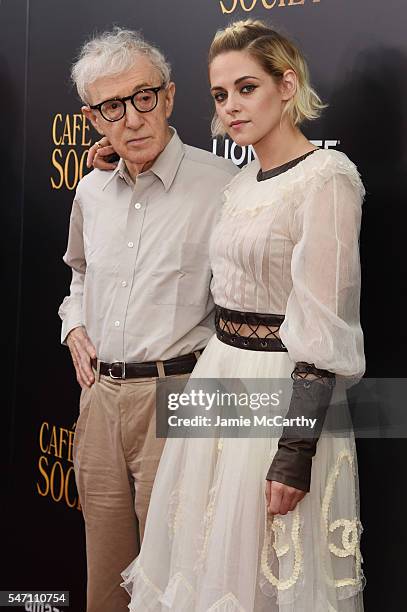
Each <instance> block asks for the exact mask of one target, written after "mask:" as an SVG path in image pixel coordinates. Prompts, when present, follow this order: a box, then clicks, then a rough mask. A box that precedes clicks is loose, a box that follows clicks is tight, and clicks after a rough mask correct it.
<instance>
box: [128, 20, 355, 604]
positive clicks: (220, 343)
mask: <svg viewBox="0 0 407 612" xmlns="http://www.w3.org/2000/svg"><path fill="white" fill-rule="evenodd" d="M209 77H210V86H211V92H212V95H213V98H214V104H215V111H216V113H215V119H214V122H213V129H214V134H220V133H225V132H226V133H228V135H229V136H230V137H231V138H232V139H233V140H234V141H235V142H236V143H237V144H239V145H241V146H247V145H249V144H252V145H253V147H254V149H255V152H256V155H257V159H256V160H255V161H253V162H252V163H251V164H249V165H248V166H247V167H246V168H244V169H243V170H242V172H240V173H239V174H238V175H237V177H235V178H234V179H233V180H232V181H231V183H230V184H229V186H228V187H227V189H226V191H225V203H224V208H223V212H222V217H221V220H220V222H219V225H218V227H217V229H216V231H215V233H214V235H213V237H212V240H211V247H210V252H211V262H212V267H213V295H214V299H215V303H216V305H217V306H216V332H217V333H216V335H215V336H214V337H213V338H212V339H211V341H210V343H209V345H208V346H207V348H206V350H205V351H204V353H203V355H202V357H201V358H200V360H199V362H198V364H197V366H196V368H195V370H194V372H193V374H192V380H193V379H194V378H198V379H204V378H217V379H228V378H246V379H248V378H262V379H267V378H269V379H271V378H280V379H282V378H289V377H290V375H291V374H292V377H293V379H294V383H293V394H292V397H291V401H290V405H289V413H290V414H291V415H301V414H305V415H308V416H310V415H312V416H314V417H316V418H317V419H318V423H319V425H320V427H319V430H320V428H321V427H322V423H323V421H324V418H325V416H326V421H325V426H326V423H327V420H329V418H330V416H329V413H330V412H334V411H335V410H337V409H338V410H339V408H338V406H339V404H340V401H341V400H342V403H343V401H345V400H344V398H345V391H344V389H345V387H346V386H348V385H349V384H351V383H352V382H354V381H355V380H357V379H358V378H360V377H361V376H362V375H363V372H364V353H363V335H362V330H361V328H360V323H359V294H360V269H359V253H358V235H359V228H360V219H361V204H362V199H363V195H364V189H363V185H362V183H361V181H360V178H359V175H358V172H357V170H356V168H355V166H354V165H353V164H352V162H351V161H350V160H349V159H348V158H347V157H346V156H345V155H344V154H343V153H339V152H336V151H326V150H319V149H316V148H315V146H314V145H313V144H311V143H310V142H309V141H308V140H307V139H306V138H305V136H304V135H303V134H302V133H301V131H300V129H299V126H300V124H301V122H302V121H303V120H305V119H308V120H309V119H314V118H315V117H317V116H318V115H319V113H320V111H321V109H322V106H323V105H322V103H321V101H320V99H319V98H318V96H317V94H316V93H315V92H314V91H313V90H312V88H311V86H310V83H309V77H308V71H307V66H306V63H305V61H304V58H303V56H302V54H301V52H300V51H299V50H298V49H297V47H296V46H295V45H293V44H292V43H291V42H290V41H289V40H287V38H285V37H284V36H282V35H280V34H278V33H277V32H276V31H274V30H272V29H271V28H270V27H269V26H267V25H266V24H264V23H263V22H260V21H252V20H249V21H241V22H237V23H234V24H232V25H231V26H229V27H227V28H226V29H224V30H221V31H219V32H218V33H217V34H216V36H215V38H214V40H213V42H212V45H211V48H210V51H209ZM329 406H330V408H331V410H330V411H329V410H328V407H329ZM318 433H319V432H316V433H315V436H314V437H313V438H308V439H306V438H301V435H298V434H297V436H296V437H294V438H293V437H289V435H286V433H285V432H284V431H283V435H282V436H281V438H280V440H278V439H275V438H273V437H272V436H270V437H269V438H257V439H254V438H247V439H244V438H239V439H236V438H225V439H223V440H217V439H169V440H168V441H167V443H166V447H165V450H164V454H163V456H162V459H161V463H160V467H159V471H158V474H157V478H156V481H155V485H154V490H153V495H152V499H151V504H150V509H149V516H148V520H147V526H146V531H145V536H144V541H143V545H142V548H141V553H140V555H139V557H138V558H137V559H136V560H135V561H134V562H133V563H132V565H131V566H130V567H129V568H127V570H126V571H125V572H124V573H123V577H124V583H123V586H125V588H127V589H128V591H129V593H130V594H132V599H131V604H130V606H129V607H130V610H131V611H134V612H142V611H143V612H144V611H145V610H154V611H156V610H157V611H158V610H173V611H176V612H181V611H186V612H209V611H211V612H214V611H217V612H243V611H244V612H252V611H256V612H262V611H266V610H267V611H268V612H275V611H279V612H329V611H330V612H333V611H341V612H344V611H346V612H350V611H356V610H358V611H360V610H363V602H362V589H363V586H364V578H363V573H362V569H361V561H362V559H361V554H360V548H359V542H360V534H361V525H360V521H359V502H358V481H357V463H356V453H355V444H354V438H353V437H352V435H349V436H348V437H346V436H345V437H335V436H334V435H329V433H327V435H323V436H321V437H320V439H319V441H318ZM317 442H318V444H317ZM311 467H312V469H311Z"/></svg>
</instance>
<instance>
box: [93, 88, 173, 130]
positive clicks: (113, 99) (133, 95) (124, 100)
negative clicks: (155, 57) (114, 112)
mask: <svg viewBox="0 0 407 612" xmlns="http://www.w3.org/2000/svg"><path fill="white" fill-rule="evenodd" d="M165 88H166V83H162V84H161V85H159V86H158V87H144V88H143V89H139V90H138V91H135V92H134V93H133V94H131V95H130V96H126V97H125V98H117V97H116V98H109V99H108V100H103V102H100V103H99V104H93V105H91V104H89V108H91V109H92V110H98V111H99V113H100V114H101V115H102V117H103V119H104V120H105V121H110V123H115V122H116V121H121V120H122V119H123V117H124V116H125V115H126V112H127V104H126V102H127V100H130V102H131V104H132V106H133V108H135V109H136V111H137V112H138V113H151V111H153V110H154V109H155V108H157V104H158V92H159V91H161V90H162V89H165ZM144 91H153V92H154V93H155V104H154V106H153V108H150V110H146V111H143V110H139V109H138V108H137V106H136V105H135V103H134V98H135V96H137V94H139V93H143V92H144ZM106 102H121V103H122V104H123V108H124V112H123V115H122V116H121V117H120V118H119V119H108V118H107V117H105V116H104V114H103V113H102V106H103V104H106Z"/></svg>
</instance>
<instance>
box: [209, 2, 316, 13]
mask: <svg viewBox="0 0 407 612" xmlns="http://www.w3.org/2000/svg"><path fill="white" fill-rule="evenodd" d="M320 1H321V0H220V7H221V9H222V13H223V14H227V15H230V13H233V12H234V11H235V10H236V9H238V8H241V9H243V10H244V11H246V13H250V11H252V10H253V9H254V8H256V6H257V7H259V8H261V7H262V6H263V8H265V9H273V8H284V7H287V6H299V5H303V4H319V3H320Z"/></svg>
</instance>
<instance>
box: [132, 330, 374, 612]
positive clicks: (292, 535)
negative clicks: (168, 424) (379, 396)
mask: <svg viewBox="0 0 407 612" xmlns="http://www.w3.org/2000/svg"><path fill="white" fill-rule="evenodd" d="M293 366H294V364H293V363H292V362H291V360H290V358H289V357H288V354H287V353H278V352H268V353H266V352H257V351H245V350H241V349H237V348H234V347H231V346H228V345H226V344H223V343H221V342H220V341H219V340H218V339H217V338H216V337H215V336H214V337H213V338H212V339H211V341H210V342H209V344H208V347H207V348H206V350H205V352H204V353H203V355H202V357H201V358H200V360H199V362H198V364H197V366H196V368H195V370H194V372H193V374H192V376H193V377H195V378H211V377H213V378H267V377H270V378H284V377H289V376H290V374H291V372H292V370H293ZM335 392H336V390H335ZM335 392H334V393H335ZM277 442H278V438H273V437H270V438H246V439H244V438H224V439H213V438H212V439H198V438H188V439H168V440H167V442H166V445H165V449H164V453H163V456H162V459H161V462H160V466H159V470H158V473H157V477H156V481H155V484H154V489H153V493H152V498H151V503H150V509H149V514H148V518H147V524H146V530H145V535H144V540H143V544H142V548H141V552H140V555H139V556H138V557H137V559H135V560H134V561H133V563H132V564H131V565H130V566H129V567H128V568H127V569H126V570H125V571H124V572H123V574H122V575H123V578H124V582H123V584H122V586H124V587H125V588H126V589H127V591H128V592H129V594H130V595H131V603H130V604H129V610H130V611H131V612H147V611H154V612H156V611H157V612H158V611H168V610H171V611H174V612H215V611H216V612H252V611H255V612H263V611H264V612H266V611H267V612H277V611H278V612H334V611H338V612H351V611H352V612H354V611H361V610H363V600H362V589H363V586H364V578H363V573H362V569H361V563H362V558H361V554H360V547H359V543H360V535H361V531H362V527H361V524H360V520H359V498H358V477H357V461H356V452H355V444H354V438H353V436H348V437H343V438H339V437H332V436H322V437H321V438H320V440H319V442H318V447H317V453H316V455H315V457H314V460H313V467H312V478H311V491H310V492H309V493H308V494H307V495H306V496H305V498H304V499H303V500H302V501H301V502H300V503H299V504H298V505H297V507H296V509H295V510H294V511H292V512H289V513H288V514H287V515H285V516H281V515H277V516H276V517H274V519H272V518H269V517H267V515H266V511H265V510H266V506H265V494H264V491H265V476H266V473H267V470H268V468H269V466H270V463H271V460H272V458H273V456H274V454H275V452H276V450H277Z"/></svg>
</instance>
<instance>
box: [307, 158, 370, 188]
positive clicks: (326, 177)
mask: <svg viewBox="0 0 407 612" xmlns="http://www.w3.org/2000/svg"><path fill="white" fill-rule="evenodd" d="M307 161H309V163H308V164H307V165H306V166H305V165H304V168H303V169H304V172H305V174H306V175H308V178H309V181H310V182H312V183H315V184H316V186H318V185H323V184H325V183H326V182H327V181H330V180H331V179H333V178H334V177H337V176H344V177H346V178H347V179H348V180H349V181H350V183H352V185H353V186H354V187H355V188H357V189H359V190H360V191H361V192H362V193H364V187H363V183H362V179H361V177H360V174H359V171H358V169H357V167H356V165H355V164H354V163H353V162H352V161H351V160H350V159H349V157H348V156H347V155H346V154H345V153H343V152H342V151H337V150H334V149H319V150H317V151H315V153H313V155H310V156H309V157H308V158H307V159H306V160H304V164H305V162H307Z"/></svg>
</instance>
